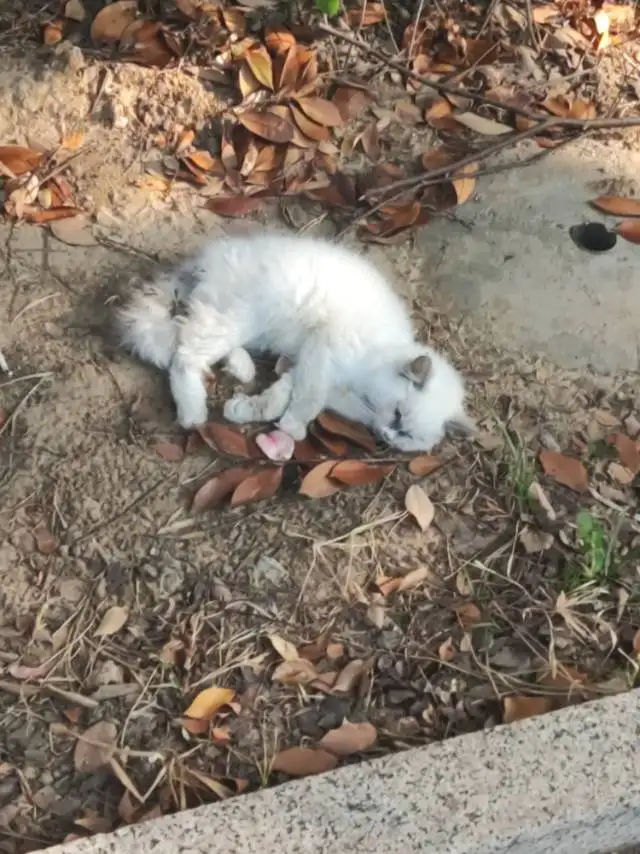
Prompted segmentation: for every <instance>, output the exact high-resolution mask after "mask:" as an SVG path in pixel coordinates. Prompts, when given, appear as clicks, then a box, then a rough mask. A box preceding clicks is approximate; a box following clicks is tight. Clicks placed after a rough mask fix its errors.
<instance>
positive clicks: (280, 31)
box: [264, 27, 297, 54]
mask: <svg viewBox="0 0 640 854" xmlns="http://www.w3.org/2000/svg"><path fill="white" fill-rule="evenodd" d="M264 41H265V44H266V45H267V47H268V48H269V50H270V51H271V52H272V53H276V54H278V53H287V52H288V51H289V50H291V48H292V47H296V45H297V42H296V39H295V36H294V35H293V33H292V32H290V31H289V30H286V29H284V28H283V27H278V28H271V27H267V30H266V32H265V37H264Z"/></svg>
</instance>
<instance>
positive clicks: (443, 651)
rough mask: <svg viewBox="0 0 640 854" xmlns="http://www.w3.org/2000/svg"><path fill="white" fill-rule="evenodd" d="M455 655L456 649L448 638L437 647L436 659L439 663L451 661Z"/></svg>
mask: <svg viewBox="0 0 640 854" xmlns="http://www.w3.org/2000/svg"><path fill="white" fill-rule="evenodd" d="M455 655H456V649H455V647H454V645H453V638H450V637H448V638H447V639H446V640H445V641H443V642H442V643H441V644H440V646H439V647H438V658H439V659H440V661H453V659H454V658H455Z"/></svg>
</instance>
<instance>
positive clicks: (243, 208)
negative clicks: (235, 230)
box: [205, 196, 263, 217]
mask: <svg viewBox="0 0 640 854" xmlns="http://www.w3.org/2000/svg"><path fill="white" fill-rule="evenodd" d="M262 204H263V201H262V199H256V198H255V196H218V197H217V198H213V199H207V202H206V204H205V208H206V209H207V210H208V211H211V212H212V213H215V214H218V216H226V217H241V216H246V215H247V214H250V213H253V212H254V211H257V210H258V209H259V208H261V207H262Z"/></svg>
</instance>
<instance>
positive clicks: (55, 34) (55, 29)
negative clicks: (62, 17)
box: [42, 21, 64, 45]
mask: <svg viewBox="0 0 640 854" xmlns="http://www.w3.org/2000/svg"><path fill="white" fill-rule="evenodd" d="M63 38H64V24H63V22H62V21H51V22H50V23H48V24H45V26H44V29H43V31H42V41H43V42H44V43H45V44H46V45H52V44H58V42H60V41H62V39H63Z"/></svg>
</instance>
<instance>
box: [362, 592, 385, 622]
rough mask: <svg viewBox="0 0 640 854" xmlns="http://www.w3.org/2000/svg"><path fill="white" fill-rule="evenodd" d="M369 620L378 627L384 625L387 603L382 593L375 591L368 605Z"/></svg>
mask: <svg viewBox="0 0 640 854" xmlns="http://www.w3.org/2000/svg"><path fill="white" fill-rule="evenodd" d="M366 617H367V620H368V621H369V622H370V623H371V625H373V626H375V627H376V628H377V629H381V628H382V627H383V626H384V623H385V620H386V604H385V601H384V596H383V595H382V594H381V593H373V594H372V596H371V601H370V602H369V605H368V607H367V612H366Z"/></svg>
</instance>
